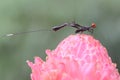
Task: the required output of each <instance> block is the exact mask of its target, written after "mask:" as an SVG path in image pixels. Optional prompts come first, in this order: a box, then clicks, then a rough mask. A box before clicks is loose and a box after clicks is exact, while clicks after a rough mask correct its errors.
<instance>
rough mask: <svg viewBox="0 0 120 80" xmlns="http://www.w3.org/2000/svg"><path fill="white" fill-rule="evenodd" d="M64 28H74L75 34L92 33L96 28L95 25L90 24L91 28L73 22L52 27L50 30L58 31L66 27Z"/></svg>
mask: <svg viewBox="0 0 120 80" xmlns="http://www.w3.org/2000/svg"><path fill="white" fill-rule="evenodd" d="M66 26H68V27H73V28H76V29H77V30H76V31H75V33H79V32H80V33H82V32H84V31H89V32H91V33H93V29H94V28H96V24H95V23H92V24H91V26H82V25H79V24H77V23H75V22H72V23H64V24H62V25H60V26H54V27H52V30H53V31H58V30H59V29H61V28H63V27H66Z"/></svg>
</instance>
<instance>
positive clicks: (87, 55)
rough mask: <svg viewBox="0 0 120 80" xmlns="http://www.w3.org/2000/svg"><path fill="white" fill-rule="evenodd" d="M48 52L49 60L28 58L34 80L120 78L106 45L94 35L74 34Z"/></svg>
mask: <svg viewBox="0 0 120 80" xmlns="http://www.w3.org/2000/svg"><path fill="white" fill-rule="evenodd" d="M46 53H47V55H48V56H47V58H46V61H43V60H42V59H41V58H39V57H35V61H34V63H32V62H29V61H27V63H28V65H29V66H30V67H31V69H32V73H31V79H32V80H120V75H119V73H118V70H117V69H116V64H114V63H112V61H111V58H110V57H109V56H108V53H107V50H106V48H105V47H103V46H102V45H101V43H100V42H99V41H98V40H96V39H94V38H93V37H92V36H90V35H85V34H76V35H70V36H69V37H67V38H66V39H64V40H63V41H62V42H61V43H60V44H59V45H58V46H57V48H56V49H55V50H52V51H51V50H46Z"/></svg>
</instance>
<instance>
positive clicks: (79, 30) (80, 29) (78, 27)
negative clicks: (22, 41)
mask: <svg viewBox="0 0 120 80" xmlns="http://www.w3.org/2000/svg"><path fill="white" fill-rule="evenodd" d="M64 27H73V28H76V31H75V33H83V32H84V31H89V32H91V33H93V29H94V28H96V24H95V23H92V24H91V26H82V25H79V24H78V23H75V22H71V23H64V24H62V25H59V26H54V27H52V29H51V30H52V31H58V30H60V29H61V28H64ZM43 30H44V31H49V30H48V29H40V30H33V31H26V32H20V33H10V34H6V35H3V36H2V37H5V36H7V37H10V36H15V35H20V34H25V33H31V32H38V31H43ZM51 30H50V31H51Z"/></svg>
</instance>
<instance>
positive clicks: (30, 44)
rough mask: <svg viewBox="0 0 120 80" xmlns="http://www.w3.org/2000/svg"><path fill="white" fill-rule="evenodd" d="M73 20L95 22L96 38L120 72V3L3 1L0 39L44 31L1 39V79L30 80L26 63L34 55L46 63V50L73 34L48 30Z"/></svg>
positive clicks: (117, 0)
mask: <svg viewBox="0 0 120 80" xmlns="http://www.w3.org/2000/svg"><path fill="white" fill-rule="evenodd" d="M71 21H76V22H77V23H79V24H82V25H91V23H92V22H95V23H96V24H97V28H96V29H95V30H94V33H93V36H94V37H95V38H96V39H98V40H100V41H101V43H102V44H103V45H104V46H105V47H106V48H107V50H108V53H109V55H110V56H111V58H112V60H113V62H114V63H117V67H118V69H119V70H120V0H0V36H3V35H5V34H8V33H16V32H24V31H25V32H26V31H31V30H39V29H41V31H39V32H34V33H32V32H31V33H28V34H21V35H16V36H13V37H1V38H0V80H30V73H31V70H30V68H29V67H28V65H27V64H26V60H31V61H33V59H34V56H40V57H42V58H43V59H44V60H45V56H46V54H45V50H46V49H48V48H49V49H54V48H55V47H56V46H57V44H58V43H59V42H60V41H61V40H63V39H64V38H65V37H67V36H68V35H70V34H74V29H73V28H69V27H68V28H64V29H62V30H60V31H58V32H52V31H49V29H51V27H53V26H55V25H60V24H62V23H64V22H71ZM42 29H48V31H47V30H46V31H44V30H42Z"/></svg>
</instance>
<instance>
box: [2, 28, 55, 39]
mask: <svg viewBox="0 0 120 80" xmlns="http://www.w3.org/2000/svg"><path fill="white" fill-rule="evenodd" d="M39 31H53V30H48V29H39V30H32V31H25V32H18V33H9V34H5V35H3V36H1V37H0V38H2V37H12V36H16V35H21V34H27V33H33V32H39Z"/></svg>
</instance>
